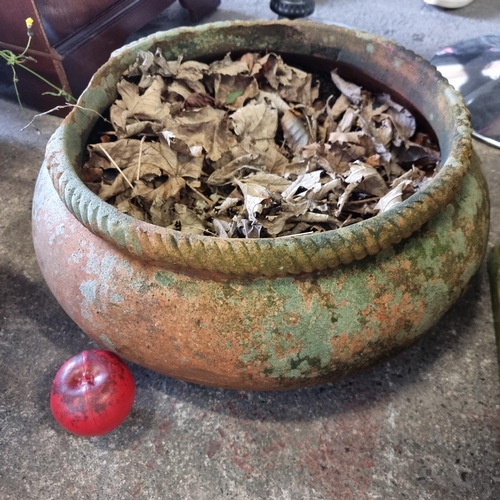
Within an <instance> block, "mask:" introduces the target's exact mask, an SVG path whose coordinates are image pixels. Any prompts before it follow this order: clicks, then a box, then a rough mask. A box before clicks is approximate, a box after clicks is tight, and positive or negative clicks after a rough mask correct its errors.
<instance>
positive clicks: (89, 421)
mask: <svg viewBox="0 0 500 500" xmlns="http://www.w3.org/2000/svg"><path fill="white" fill-rule="evenodd" d="M134 396H135V384H134V378H133V376H132V373H131V372H130V370H129V369H128V367H127V365H126V364H125V363H124V362H123V361H122V360H121V359H120V358H119V357H118V356H117V355H116V354H115V353H113V352H111V351H106V350H103V349H95V350H92V351H83V352H81V353H80V354H77V355H76V356H73V357H72V358H70V359H68V361H66V362H65V363H64V364H63V365H62V366H61V368H59V371H58V372H57V374H56V377H55V379H54V382H53V384H52V391H51V393H50V409H51V410H52V414H53V415H54V417H55V419H56V420H57V421H58V422H59V423H60V424H61V425H62V426H63V427H64V428H65V429H67V430H68V431H70V432H72V433H74V434H78V435H79V436H87V437H90V436H102V435H103V434H107V433H108V432H111V431H112V430H113V429H116V427H118V426H119V425H120V424H121V423H122V422H123V421H124V420H125V418H127V415H128V414H129V413H130V410H131V409H132V405H133V403H134Z"/></svg>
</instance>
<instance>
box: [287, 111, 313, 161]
mask: <svg viewBox="0 0 500 500" xmlns="http://www.w3.org/2000/svg"><path fill="white" fill-rule="evenodd" d="M281 127H282V129H283V136H284V137H285V140H286V142H287V144H288V146H289V147H290V149H291V150H292V151H293V152H294V153H299V152H300V150H301V149H302V148H303V147H304V146H307V144H308V143H309V133H308V131H307V129H306V127H305V126H304V124H303V123H302V121H301V120H300V118H299V117H298V116H297V115H295V113H293V112H292V111H287V112H286V113H285V114H284V115H283V118H281Z"/></svg>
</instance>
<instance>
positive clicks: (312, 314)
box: [33, 21, 489, 389]
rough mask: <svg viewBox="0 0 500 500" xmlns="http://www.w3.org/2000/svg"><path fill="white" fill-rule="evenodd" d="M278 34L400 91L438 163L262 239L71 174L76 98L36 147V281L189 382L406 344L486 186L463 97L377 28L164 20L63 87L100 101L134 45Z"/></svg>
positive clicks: (81, 131) (264, 38)
mask: <svg viewBox="0 0 500 500" xmlns="http://www.w3.org/2000/svg"><path fill="white" fill-rule="evenodd" d="M285 39H286V40H287V44H286V46H287V52H289V53H294V54H299V55H303V56H305V55H307V56H309V55H313V56H314V57H316V58H317V59H315V60H314V61H315V64H317V63H318V61H323V63H324V64H325V68H326V69H329V68H331V65H332V64H333V63H335V64H338V65H339V71H343V72H344V74H345V73H349V74H350V75H351V76H352V77H353V79H356V78H357V79H358V80H363V81H369V82H370V83H371V84H372V85H373V86H374V87H377V86H379V87H380V88H382V87H383V86H384V85H385V86H388V87H390V88H391V89H392V91H393V94H394V96H395V97H396V98H398V99H400V100H402V101H404V102H405V103H408V104H410V105H411V106H412V108H413V110H414V111H416V112H417V113H419V114H420V119H421V121H422V124H423V126H426V123H427V124H430V125H431V126H432V129H433V130H434V132H435V133H436V135H437V137H438V139H439V142H440V146H441V149H442V152H443V165H442V167H441V170H440V172H439V174H438V175H437V177H436V178H435V179H434V180H433V181H432V182H430V183H429V184H428V185H427V186H426V188H425V189H423V190H422V191H421V192H419V193H417V194H416V195H414V196H412V197H411V198H410V199H409V200H407V201H405V202H404V203H402V204H401V205H400V206H399V207H397V208H395V209H393V210H391V211H389V212H387V213H386V214H383V215H381V216H377V217H374V218H372V219H370V220H367V221H365V222H363V223H359V224H354V225H352V226H349V227H347V228H342V229H340V230H338V231H332V232H327V233H322V234H318V235H307V236H297V237H292V238H282V239H276V240H269V239H267V240H264V239H263V240H225V239H221V238H210V237H203V236H196V235H186V234H183V233H179V232H175V231H169V230H166V229H164V228H160V227H157V226H152V225H150V224H146V223H143V222H140V221H137V220H134V219H131V218H130V217H128V216H126V215H123V214H121V213H119V212H118V211H117V210H116V209H114V208H113V207H111V206H110V205H108V204H106V203H104V202H102V201H101V200H99V198H97V197H96V196H95V195H94V194H92V193H91V192H90V191H89V190H88V189H87V188H85V186H84V185H83V184H82V182H81V181H80V179H79V177H78V171H79V169H80V165H81V163H80V162H81V155H82V151H83V149H84V147H85V141H86V139H87V137H88V134H89V133H90V130H91V128H92V126H93V124H94V123H95V121H96V116H95V114H93V113H91V112H89V111H82V110H81V109H75V110H74V111H73V112H72V113H71V115H70V116H69V117H68V118H67V119H66V120H65V122H64V124H63V125H62V126H61V128H60V129H59V130H58V131H57V132H56V134H55V135H54V137H53V138H52V139H51V142H50V145H49V147H48V150H47V156H46V161H45V164H44V166H43V167H42V170H41V172H40V176H39V179H38V182H37V188H36V191H35V200H34V209H33V235H34V241H35V248H36V251H37V256H38V259H39V262H40V266H41V269H42V271H43V274H44V276H45V279H46V280H47V283H48V284H49V286H50V288H51V290H52V291H53V292H54V294H55V296H56V297H57V299H58V300H59V302H60V303H61V304H62V306H63V307H64V308H65V309H66V311H67V312H68V314H69V315H70V316H71V317H72V318H73V319H74V320H75V321H76V322H77V323H78V325H80V327H81V328H82V329H83V330H84V331H85V332H86V333H87V334H88V335H89V336H90V337H92V338H93V339H95V340H96V341H97V342H100V343H101V344H103V345H105V346H106V347H108V348H111V349H113V350H115V351H116V352H118V353H119V354H121V355H122V356H124V357H126V358H128V359H130V360H132V361H135V362H137V363H139V364H141V365H143V366H146V367H148V368H151V369H153V370H156V371H159V372H161V373H164V374H166V375H170V376H173V377H178V378H182V379H185V380H189V381H193V382H198V383H204V384H210V385H216V386H220V387H231V388H241V389H285V388H292V387H300V386H306V385H312V384H317V383H321V382H325V381H332V380H335V379H338V378H340V377H343V376H346V375H349V374H352V373H356V372H358V371H360V370H363V369H365V368H367V367H369V366H371V365H373V364H375V363H377V362H380V361H381V360H383V359H385V358H387V357H389V356H390V355H392V354H394V353H395V352H398V351H400V350H401V349H404V348H405V347H407V346H409V345H411V344H412V343H413V342H415V341H416V340H417V339H418V338H419V337H420V336H421V335H423V334H424V332H425V331H427V330H428V329H429V328H430V327H431V326H432V325H433V324H434V323H435V322H436V321H438V320H439V318H440V317H441V316H442V315H443V314H444V313H445V312H446V311H447V310H448V309H449V308H450V307H451V306H452V305H453V304H454V303H455V301H456V300H457V299H458V298H459V296H460V295H461V293H462V292H463V290H464V289H465V287H466V286H467V283H468V282H469V280H470V278H471V276H472V275H473V274H474V272H475V271H476V270H477V268H478V266H479V264H480V262H481V260H482V258H483V254H484V251H485V248H486V241H487V235H488V227H489V199H488V190H487V186H486V183H485V180H484V178H483V175H482V173H481V170H480V166H479V161H478V159H477V157H475V156H473V159H472V162H471V154H472V147H471V135H470V125H469V122H468V114H467V110H466V108H465V106H464V104H463V101H462V99H461V98H460V96H459V95H458V94H457V93H456V92H455V91H454V90H453V89H452V88H451V87H450V86H449V85H448V84H447V82H446V81H445V80H444V79H443V78H442V77H440V76H439V75H438V73H437V72H436V71H435V70H434V69H433V68H432V67H431V66H430V65H429V64H428V63H426V62H425V61H423V60H422V59H421V58H419V57H418V56H415V54H413V53H410V52H408V51H406V50H404V49H402V48H401V47H398V46H396V45H394V44H392V43H391V42H388V41H387V40H384V39H380V38H378V37H375V36H373V35H368V34H366V33H361V32H358V31H354V30H345V29H343V28H338V27H334V26H323V25H314V24H312V23H300V22H293V23H291V22H285V21H284V22H270V23H265V22H250V23H244V22H241V23H240V22H238V23H218V24H215V25H208V26H203V27H198V28H189V29H188V28H186V29H180V30H174V31H171V32H167V33H161V34H157V35H155V36H153V37H149V38H147V39H144V40H142V41H139V42H137V43H135V44H133V45H130V46H128V47H125V48H124V49H123V50H121V51H119V52H117V53H116V54H115V56H114V58H113V59H112V60H111V61H110V62H109V63H108V64H107V65H106V66H104V67H103V68H102V69H101V70H99V72H98V73H97V74H96V76H95V77H94V79H93V80H92V82H91V84H90V86H89V88H88V89H87V91H86V92H85V93H84V95H83V96H82V98H81V100H80V105H81V106H82V107H84V108H88V109H96V110H97V111H98V112H102V111H104V109H105V108H106V107H107V106H109V104H110V103H111V102H112V101H113V99H114V98H115V97H116V82H117V81H118V79H119V76H120V75H121V73H122V72H123V70H124V69H125V68H127V67H128V65H129V64H131V63H132V62H133V61H134V60H135V57H136V53H137V51H138V50H146V49H149V48H153V47H155V46H159V47H161V48H162V49H163V50H164V51H165V53H166V56H167V57H176V56H177V55H179V54H182V55H183V56H184V57H185V58H200V57H204V58H210V57H216V56H220V55H224V54H225V53H226V52H228V51H234V50H266V49H269V50H273V51H280V48H282V46H283V40H285ZM356 68H362V71H361V70H360V69H356ZM424 81H425V85H423V84H422V82H424Z"/></svg>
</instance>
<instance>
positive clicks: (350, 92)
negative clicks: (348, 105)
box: [330, 71, 361, 104]
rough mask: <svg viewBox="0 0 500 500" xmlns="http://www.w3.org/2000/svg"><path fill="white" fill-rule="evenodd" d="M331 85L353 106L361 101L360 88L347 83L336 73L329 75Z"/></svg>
mask: <svg viewBox="0 0 500 500" xmlns="http://www.w3.org/2000/svg"><path fill="white" fill-rule="evenodd" d="M330 76H331V77H332V81H333V83H334V84H335V85H336V87H337V88H338V89H339V90H340V92H342V94H344V95H345V96H346V97H347V98H348V99H349V100H350V101H351V102H353V103H354V104H359V102H360V101H361V87H359V86H358V85H355V84H354V83H351V82H347V81H346V80H344V79H343V78H341V77H340V76H339V75H338V74H337V72H336V71H332V72H331V73H330Z"/></svg>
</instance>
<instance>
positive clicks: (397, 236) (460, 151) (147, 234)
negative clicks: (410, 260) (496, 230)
mask: <svg viewBox="0 0 500 500" xmlns="http://www.w3.org/2000/svg"><path fill="white" fill-rule="evenodd" d="M279 30H285V35H286V36H287V47H288V50H287V51H288V52H292V51H293V50H295V51H297V50H301V49H300V47H303V46H304V44H309V45H308V46H309V47H311V50H312V51H316V52H315V53H320V52H321V51H322V50H323V52H324V53H327V55H328V54H329V53H333V52H332V49H331V47H330V46H329V45H328V44H330V45H333V44H334V43H335V41H336V40H337V43H338V40H339V39H340V40H348V41H349V42H350V43H351V42H352V43H354V45H355V49H353V53H354V56H352V55H351V53H348V52H347V51H346V50H343V51H342V50H338V49H337V52H336V54H337V56H338V58H339V60H340V58H342V57H344V58H345V59H346V60H348V61H350V59H349V58H351V59H352V58H353V57H354V58H355V57H358V54H359V53H361V52H360V51H361V49H360V48H359V47H361V46H363V47H365V46H366V47H368V49H369V50H368V52H370V53H375V54H376V53H377V50H379V51H381V50H382V49H383V50H384V51H385V52H387V51H389V53H390V54H389V55H390V57H387V54H386V55H385V57H382V56H381V57H380V59H379V60H378V61H377V62H376V63H374V64H379V65H381V64H387V65H389V62H387V61H389V60H390V59H391V57H392V58H394V57H397V61H398V64H397V68H402V67H405V66H406V67H409V68H410V70H411V71H415V70H416V69H418V71H419V75H420V78H421V80H426V81H429V82H431V83H430V84H429V87H428V88H430V91H429V93H430V94H432V95H430V102H429V109H431V110H432V109H433V110H435V113H433V112H428V113H427V114H428V115H429V117H428V119H429V122H430V124H431V126H433V127H434V128H435V130H436V128H437V129H439V128H440V127H441V128H442V127H443V126H446V127H447V130H448V132H447V133H448V135H449V138H448V139H446V142H447V143H446V144H445V143H441V148H442V150H444V151H445V152H446V153H447V156H446V158H445V161H444V164H443V165H442V166H441V168H440V170H439V172H438V174H437V175H436V176H435V177H434V178H433V179H432V181H431V182H429V183H428V184H427V185H426V186H425V187H424V188H423V189H421V190H420V191H418V192H417V193H415V194H414V195H413V196H411V197H410V198H409V199H407V200H406V201H404V202H403V203H401V204H399V205H398V206H396V207H395V208H393V209H391V210H389V211H387V212H385V213H383V214H380V215H377V216H375V217H372V218H370V219H367V220H365V221H363V222H358V223H356V224H353V225H351V226H347V227H344V228H341V229H338V230H335V231H328V232H325V233H316V234H309V235H297V236H293V237H286V238H276V239H264V238H262V239H224V238H217V237H210V236H198V235H193V234H187V233H181V232H178V231H174V230H168V229H165V228H162V227H159V226H154V225H152V224H148V223H145V222H141V221H138V220H136V219H133V218H132V217H130V216H128V215H125V214H122V213H121V212H119V211H118V210H117V209H115V208H114V207H112V206H111V205H109V204H108V203H106V202H104V201H102V200H101V199H100V198H99V197H98V196H97V195H95V194H94V193H92V192H91V191H90V190H89V189H88V188H87V187H86V186H85V185H84V184H83V182H82V181H81V180H80V178H79V176H78V173H77V172H78V171H79V168H80V163H79V162H80V161H81V152H82V149H83V148H84V147H85V141H86V138H87V137H88V134H89V133H90V130H91V129H92V127H93V126H94V124H95V122H96V121H97V118H98V115H97V113H102V112H103V111H104V110H105V109H106V108H107V107H109V105H110V104H111V103H112V102H113V100H114V99H115V98H116V95H117V94H116V83H117V81H118V79H119V77H120V76H121V73H123V71H124V70H125V69H126V68H128V66H129V65H130V64H132V63H133V62H134V61H135V59H136V54H137V52H138V51H139V50H149V49H152V48H154V47H156V46H161V47H162V48H164V49H165V47H167V48H168V50H165V52H168V55H170V56H175V57H176V55H175V54H178V53H182V52H183V51H187V52H188V57H187V58H194V57H197V56H198V55H199V54H202V53H203V51H204V50H205V51H211V53H216V52H217V53H221V52H222V53H224V51H227V49H228V48H229V49H230V48H231V47H234V48H235V50H236V49H240V48H243V49H245V50H258V49H259V47H262V48H264V49H265V48H268V49H269V50H276V51H277V52H279V50H278V49H277V47H276V46H275V45H276V40H275V39H273V36H274V37H275V38H276V33H277V31H278V33H277V36H278V37H279V38H280V39H282V36H283V31H279ZM249 37H251V39H249ZM325 39H326V40H327V42H328V43H326V45H324V46H325V47H326V48H324V47H323V46H322V45H321V42H322V41H324V40H325ZM207 40H211V41H212V42H211V45H210V46H208V47H207ZM273 40H274V44H275V45H274V46H273V44H272V43H273ZM302 50H304V49H302ZM325 51H326V52H325ZM328 51H329V52H328ZM205 53H206V52H205ZM361 57H364V56H363V55H361ZM367 57H368V56H367ZM366 61H368V62H366V64H369V61H370V59H366ZM363 69H365V68H364V67H363ZM391 69H392V71H397V69H394V66H391V67H389V66H387V67H384V68H382V70H381V73H383V74H387V72H388V71H390V70H391ZM403 79H404V78H403ZM421 92H426V90H425V89H424V90H422V91H421ZM423 99H424V100H425V99H427V100H429V97H424V98H423ZM78 106H79V107H77V108H75V109H73V111H72V112H71V113H70V114H69V115H68V117H67V118H66V120H65V121H64V122H63V124H62V125H61V127H60V128H59V129H58V130H57V131H56V133H55V134H54V135H53V136H52V138H51V140H50V142H49V146H48V148H47V155H46V165H47V167H48V169H49V172H50V174H51V177H52V180H53V184H54V186H55V188H56V190H57V191H58V193H59V195H60V197H61V200H62V201H63V203H64V204H65V205H66V207H67V208H68V209H69V211H70V212H71V213H72V214H73V215H74V216H75V217H76V218H77V219H78V220H79V221H80V222H81V223H82V224H84V225H85V226H86V227H87V228H88V229H89V230H91V231H92V232H93V233H95V234H96V235H97V236H99V237H101V238H103V239H105V240H106V241H108V242H110V243H111V244H113V245H115V246H116V247H118V248H120V249H122V250H123V251H125V252H128V253H129V254H130V255H132V256H135V257H137V258H141V259H145V260H147V261H150V262H155V263H157V264H158V265H159V266H162V267H165V268H171V269H172V268H183V269H196V270H205V271H209V272H216V273H222V274H225V275H241V276H244V275H248V276H259V275H260V276H285V275H289V274H299V273H304V272H311V271H314V270H323V269H326V268H333V267H336V266H338V265H340V264H349V263H351V262H353V261H355V260H360V259H363V258H364V257H365V256H367V255H374V254H376V253H378V252H379V251H380V250H382V249H385V248H387V247H389V246H391V245H394V244H396V243H399V242H400V241H401V240H402V239H404V238H407V237H409V236H410V235H411V234H412V233H413V232H414V231H417V230H418V229H420V228H421V227H422V225H423V224H425V223H426V222H427V221H428V220H429V219H430V218H431V217H433V216H434V215H435V214H436V213H437V212H438V211H439V210H441V209H442V208H444V207H445V206H446V205H447V204H448V203H449V202H450V201H451V200H452V199H453V198H454V196H455V194H456V192H457V191H458V189H459V187H460V185H461V184H462V180H463V177H464V175H465V174H466V172H467V169H468V167H469V164H470V156H471V153H472V140H471V127H470V122H469V114H468V111H467V108H466V106H465V104H464V102H463V99H462V98H461V96H460V95H459V94H458V92H456V91H455V90H454V89H453V88H452V87H451V86H450V85H449V84H448V82H447V81H446V80H445V79H444V78H443V77H442V76H441V75H439V73H437V71H436V69H435V68H434V67H432V66H431V65H430V64H429V63H427V62H426V61H424V60H423V59H421V58H420V57H419V56H416V55H415V54H414V53H413V52H411V51H409V50H406V49H404V48H402V47H400V46H398V45H396V44H394V43H393V42H390V41H388V40H386V39H384V38H381V37H377V36H374V35H369V34H366V33H362V32H359V31H356V30H350V29H346V28H341V27H337V26H327V25H318V24H313V23H311V22H304V23H303V22H297V21H273V22H229V23H228V22H221V23H213V24H211V25H205V26H200V27H196V28H180V29H176V30H172V31H169V32H164V33H158V34H155V35H152V36H150V37H147V38H145V39H142V40H139V41H137V42H134V43H132V44H130V45H128V46H126V47H124V48H123V49H120V50H119V51H116V52H115V53H113V54H112V57H111V59H110V61H108V63H106V64H105V65H104V66H103V67H102V68H100V70H99V71H98V72H97V73H96V74H95V75H94V78H93V79H92V81H91V83H90V84H89V87H88V88H87V90H86V91H85V92H84V94H83V95H82V97H81V98H80V99H79V102H78ZM92 110H95V111H97V113H96V112H93V111H92ZM443 110H444V111H443ZM424 111H425V110H424ZM443 113H444V115H443ZM442 115H443V116H442ZM445 122H446V123H445ZM437 134H438V137H439V135H440V133H439V130H437ZM447 137H448V136H447ZM441 139H442V138H440V142H441Z"/></svg>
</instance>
